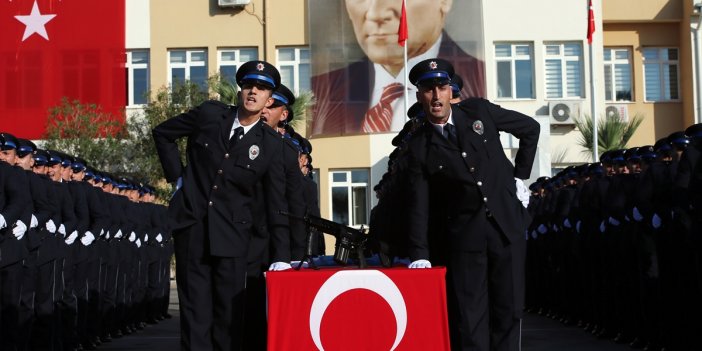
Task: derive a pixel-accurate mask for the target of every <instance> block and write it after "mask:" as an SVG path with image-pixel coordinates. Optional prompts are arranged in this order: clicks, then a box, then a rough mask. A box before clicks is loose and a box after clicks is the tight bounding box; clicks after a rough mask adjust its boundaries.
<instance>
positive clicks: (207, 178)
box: [153, 61, 290, 350]
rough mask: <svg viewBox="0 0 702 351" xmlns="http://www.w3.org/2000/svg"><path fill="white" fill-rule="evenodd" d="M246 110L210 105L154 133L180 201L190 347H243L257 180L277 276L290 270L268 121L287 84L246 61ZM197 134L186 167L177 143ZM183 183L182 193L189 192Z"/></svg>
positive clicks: (278, 162) (175, 207)
mask: <svg viewBox="0 0 702 351" xmlns="http://www.w3.org/2000/svg"><path fill="white" fill-rule="evenodd" d="M236 80H237V84H238V85H239V86H240V87H241V95H240V97H241V98H240V99H239V105H238V106H227V105H225V104H223V103H221V102H217V101H207V102H205V103H203V104H201V105H199V106H197V107H195V108H194V109H192V110H190V111H188V112H186V113H183V114H180V115H178V116H175V117H173V118H171V119H169V120H167V121H165V122H163V123H161V124H160V125H158V126H157V127H156V128H154V130H153V136H154V140H155V142H156V149H157V151H158V154H159V157H160V159H161V164H162V166H163V169H164V173H165V176H166V180H168V181H169V182H172V183H174V184H177V188H178V189H179V190H177V191H176V193H175V195H174V196H173V198H172V199H171V203H170V206H169V213H170V214H171V218H172V220H173V223H174V224H173V231H174V239H175V254H176V260H177V262H178V264H177V266H176V267H177V272H176V274H177V278H178V281H179V284H178V294H179V302H180V305H181V308H180V311H181V321H182V324H181V346H182V348H183V349H184V350H190V349H195V350H201V349H207V350H209V349H239V348H240V347H241V345H242V338H243V335H242V331H243V325H242V323H243V318H242V313H243V310H244V299H243V296H244V291H245V289H244V286H245V276H246V269H247V255H248V248H249V241H250V238H251V235H252V234H251V227H252V219H253V217H254V213H252V209H253V208H252V200H253V197H254V195H255V185H256V183H258V182H260V181H263V189H264V195H265V198H266V208H267V211H268V212H267V214H268V222H269V223H268V230H269V231H270V232H271V244H272V248H273V253H272V254H271V260H272V261H273V263H272V264H271V267H270V268H271V269H273V270H278V269H287V268H290V264H289V262H290V245H289V242H290V234H289V230H288V219H287V218H286V217H284V216H283V215H281V214H280V213H279V211H280V210H286V209H287V203H286V201H285V184H284V183H283V182H281V181H280V180H281V179H284V177H285V175H284V168H283V159H282V155H283V150H282V149H283V147H285V145H284V144H283V142H282V140H281V138H280V135H279V134H278V133H276V132H275V131H274V130H272V129H271V128H270V127H268V126H266V125H265V123H264V122H263V120H261V112H262V111H263V109H264V108H265V107H269V106H270V105H271V104H272V103H273V98H272V93H273V91H274V89H276V88H277V87H278V86H279V85H280V74H279V73H278V70H277V69H276V68H275V67H274V66H272V65H271V64H269V63H268V62H264V61H251V62H247V63H245V64H243V65H242V66H241V67H240V68H239V69H238V70H237V75H236ZM183 137H187V138H188V147H187V150H186V154H187V161H188V165H187V166H185V167H184V166H183V165H182V163H181V161H180V154H179V152H178V145H177V144H176V141H177V139H180V138H183ZM180 184H182V188H181V187H179V186H180Z"/></svg>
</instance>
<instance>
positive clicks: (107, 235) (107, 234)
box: [105, 230, 110, 240]
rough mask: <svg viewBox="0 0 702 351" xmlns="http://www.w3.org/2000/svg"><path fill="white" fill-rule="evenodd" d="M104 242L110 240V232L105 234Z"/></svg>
mask: <svg viewBox="0 0 702 351" xmlns="http://www.w3.org/2000/svg"><path fill="white" fill-rule="evenodd" d="M105 240H110V231H109V230H108V231H106V232H105Z"/></svg>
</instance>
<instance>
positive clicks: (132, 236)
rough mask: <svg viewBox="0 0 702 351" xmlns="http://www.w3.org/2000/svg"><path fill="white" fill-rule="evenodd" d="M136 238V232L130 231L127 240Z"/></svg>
mask: <svg viewBox="0 0 702 351" xmlns="http://www.w3.org/2000/svg"><path fill="white" fill-rule="evenodd" d="M134 240H136V233H134V232H132V233H131V234H129V241H131V242H134Z"/></svg>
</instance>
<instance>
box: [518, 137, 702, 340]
mask: <svg viewBox="0 0 702 351" xmlns="http://www.w3.org/2000/svg"><path fill="white" fill-rule="evenodd" d="M700 150H702V124H696V125H692V126H690V127H688V128H687V129H686V130H685V131H684V132H682V131H680V132H676V133H673V134H671V135H670V136H668V137H665V138H662V139H660V140H658V141H657V142H656V143H655V145H652V146H651V145H648V146H642V147H634V148H631V149H626V150H615V151H609V152H605V153H604V154H602V156H601V163H594V164H583V165H579V166H571V167H568V168H566V169H564V170H563V171H561V172H559V173H558V174H557V175H556V176H554V177H552V178H548V177H541V178H539V179H537V181H536V182H535V183H533V184H532V185H531V186H530V189H531V191H532V197H531V199H530V203H529V210H530V213H531V214H532V217H533V221H532V224H531V226H530V227H529V230H528V232H527V248H528V250H527V252H528V254H527V271H526V273H527V296H526V299H527V300H526V302H527V308H529V309H531V310H533V311H534V312H538V313H539V314H544V315H547V316H549V317H551V318H554V319H558V320H560V321H561V322H563V323H565V324H577V325H578V326H579V327H582V328H584V329H585V330H586V331H588V332H591V333H592V334H594V335H596V336H598V337H600V338H603V339H611V340H613V341H615V342H617V343H628V344H629V345H630V346H631V347H633V348H643V349H645V350H661V349H665V350H668V351H669V350H700V349H701V348H702V347H701V346H700V345H702V342H701V341H699V336H698V334H699V330H702V222H701V219H702V212H701V210H702V204H701V203H700V201H702V162H699V160H700Z"/></svg>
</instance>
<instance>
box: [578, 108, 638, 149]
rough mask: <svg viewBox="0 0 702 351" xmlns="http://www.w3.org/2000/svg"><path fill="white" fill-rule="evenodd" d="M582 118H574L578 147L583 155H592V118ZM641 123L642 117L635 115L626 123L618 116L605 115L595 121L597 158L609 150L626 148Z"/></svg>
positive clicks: (586, 116)
mask: <svg viewBox="0 0 702 351" xmlns="http://www.w3.org/2000/svg"><path fill="white" fill-rule="evenodd" d="M584 116H585V117H584V118H574V121H575V126H576V127H578V130H579V131H580V138H579V139H578V145H580V146H582V147H583V148H585V150H583V152H584V153H589V154H592V150H593V146H592V133H593V123H592V118H590V116H589V115H587V114H585V115H584ZM641 122H643V116H642V115H641V114H638V113H637V114H636V115H635V116H634V117H633V118H631V119H630V120H629V121H628V122H625V121H623V120H622V119H621V118H619V115H618V114H616V113H615V114H612V115H606V116H605V118H600V119H599V120H598V121H597V152H598V156H599V155H602V153H604V152H606V151H610V150H618V149H624V148H626V144H627V143H628V142H629V139H631V137H632V136H633V135H634V132H636V129H638V128H639V126H640V125H641Z"/></svg>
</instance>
